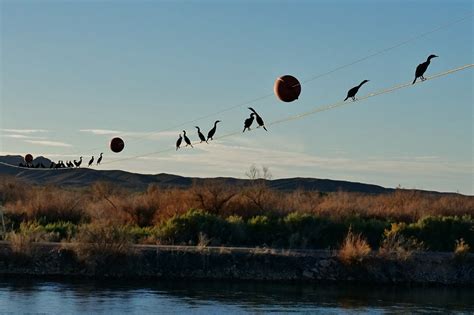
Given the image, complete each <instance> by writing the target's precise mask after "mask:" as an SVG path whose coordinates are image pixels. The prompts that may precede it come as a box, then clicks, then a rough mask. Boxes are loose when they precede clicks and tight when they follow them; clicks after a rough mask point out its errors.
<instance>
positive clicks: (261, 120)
mask: <svg viewBox="0 0 474 315" xmlns="http://www.w3.org/2000/svg"><path fill="white" fill-rule="evenodd" d="M248 109H250V110H251V111H252V112H253V113H254V114H255V120H256V121H257V124H258V127H257V128H259V127H263V129H265V131H268V130H267V128H265V123H264V122H263V119H262V117H260V115H259V114H258V113H257V112H256V111H255V109H253V108H252V107H249V108H248Z"/></svg>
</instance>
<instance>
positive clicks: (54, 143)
mask: <svg viewBox="0 0 474 315" xmlns="http://www.w3.org/2000/svg"><path fill="white" fill-rule="evenodd" d="M25 142H28V143H31V144H36V145H42V146H48V147H72V145H70V144H69V143H64V142H59V141H50V140H25Z"/></svg>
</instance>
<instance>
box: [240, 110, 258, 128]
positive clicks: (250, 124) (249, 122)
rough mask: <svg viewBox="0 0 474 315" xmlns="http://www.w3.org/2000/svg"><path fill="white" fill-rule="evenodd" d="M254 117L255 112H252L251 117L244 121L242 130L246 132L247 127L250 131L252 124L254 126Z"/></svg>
mask: <svg viewBox="0 0 474 315" xmlns="http://www.w3.org/2000/svg"><path fill="white" fill-rule="evenodd" d="M254 117H255V114H254V113H250V118H247V119H245V121H244V131H242V132H245V129H247V130H248V131H250V126H252V123H253V119H254Z"/></svg>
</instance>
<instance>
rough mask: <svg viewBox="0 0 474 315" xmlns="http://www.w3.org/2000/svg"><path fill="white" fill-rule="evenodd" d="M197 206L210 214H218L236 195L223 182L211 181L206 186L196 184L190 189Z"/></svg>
mask: <svg viewBox="0 0 474 315" xmlns="http://www.w3.org/2000/svg"><path fill="white" fill-rule="evenodd" d="M192 191H193V194H194V195H195V197H196V199H197V201H198V202H199V205H200V207H201V208H202V209H204V210H206V211H208V212H209V213H212V214H216V215H217V214H220V213H221V211H222V210H223V208H224V207H225V206H226V205H227V203H228V202H229V201H230V200H231V199H232V198H233V197H234V196H235V195H236V192H235V190H232V189H231V188H230V187H229V186H228V185H226V184H225V183H224V182H223V181H219V180H216V181H212V182H208V183H206V184H197V183H196V182H195V183H194V185H193V188H192Z"/></svg>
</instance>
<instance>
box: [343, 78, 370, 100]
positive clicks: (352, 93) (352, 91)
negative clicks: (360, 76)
mask: <svg viewBox="0 0 474 315" xmlns="http://www.w3.org/2000/svg"><path fill="white" fill-rule="evenodd" d="M367 82H369V80H364V81H362V82H361V83H360V84H359V85H358V86H354V87H353V88H352V89H350V90H349V91H348V92H347V97H346V98H345V99H344V101H346V100H347V99H348V98H349V97H350V98H352V100H353V101H355V100H356V98H355V96H356V94H357V92H359V89H360V87H361V86H362V85H364V84H365V83H367Z"/></svg>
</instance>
